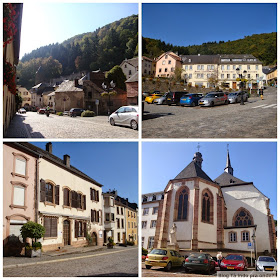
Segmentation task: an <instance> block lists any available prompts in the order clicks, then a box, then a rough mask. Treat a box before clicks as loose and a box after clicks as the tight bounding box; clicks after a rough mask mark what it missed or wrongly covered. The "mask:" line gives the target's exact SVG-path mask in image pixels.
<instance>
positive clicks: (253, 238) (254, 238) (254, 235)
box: [251, 229, 257, 266]
mask: <svg viewBox="0 0 280 280" xmlns="http://www.w3.org/2000/svg"><path fill="white" fill-rule="evenodd" d="M251 237H252V240H253V243H254V252H255V266H256V261H257V250H256V234H255V229H254V231H253V235H252V236H251Z"/></svg>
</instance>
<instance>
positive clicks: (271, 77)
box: [267, 66, 277, 84]
mask: <svg viewBox="0 0 280 280" xmlns="http://www.w3.org/2000/svg"><path fill="white" fill-rule="evenodd" d="M267 82H271V83H274V84H277V66H275V67H272V68H270V71H269V72H268V73H267Z"/></svg>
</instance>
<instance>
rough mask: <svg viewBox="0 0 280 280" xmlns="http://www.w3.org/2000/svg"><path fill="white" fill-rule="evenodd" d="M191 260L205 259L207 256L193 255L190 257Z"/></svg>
mask: <svg viewBox="0 0 280 280" xmlns="http://www.w3.org/2000/svg"><path fill="white" fill-rule="evenodd" d="M189 258H193V259H205V254H201V253H193V254H190V255H189Z"/></svg>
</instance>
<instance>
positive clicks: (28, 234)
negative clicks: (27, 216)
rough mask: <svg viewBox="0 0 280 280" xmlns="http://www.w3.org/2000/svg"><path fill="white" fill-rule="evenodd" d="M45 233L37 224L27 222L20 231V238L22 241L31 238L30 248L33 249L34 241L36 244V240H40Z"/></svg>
mask: <svg viewBox="0 0 280 280" xmlns="http://www.w3.org/2000/svg"><path fill="white" fill-rule="evenodd" d="M45 231H46V230H45V228H44V227H43V226H42V225H40V224H37V223H35V222H32V221H29V222H27V223H26V224H24V225H23V226H22V227H21V229H20V233H21V236H22V237H23V238H24V239H26V238H31V240H32V247H33V244H34V241H35V242H36V243H37V239H40V238H42V237H43V236H44V235H45Z"/></svg>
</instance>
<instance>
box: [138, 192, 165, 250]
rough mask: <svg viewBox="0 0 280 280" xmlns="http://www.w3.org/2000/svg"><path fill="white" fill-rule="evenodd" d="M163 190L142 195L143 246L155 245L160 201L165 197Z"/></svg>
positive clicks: (150, 246) (146, 247)
mask: <svg viewBox="0 0 280 280" xmlns="http://www.w3.org/2000/svg"><path fill="white" fill-rule="evenodd" d="M163 197H164V193H163V192H155V193H148V194H143V195H142V247H143V248H145V249H150V248H153V247H154V241H155V235H156V225H157V217H158V209H159V203H160V201H161V200H162V199H163Z"/></svg>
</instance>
